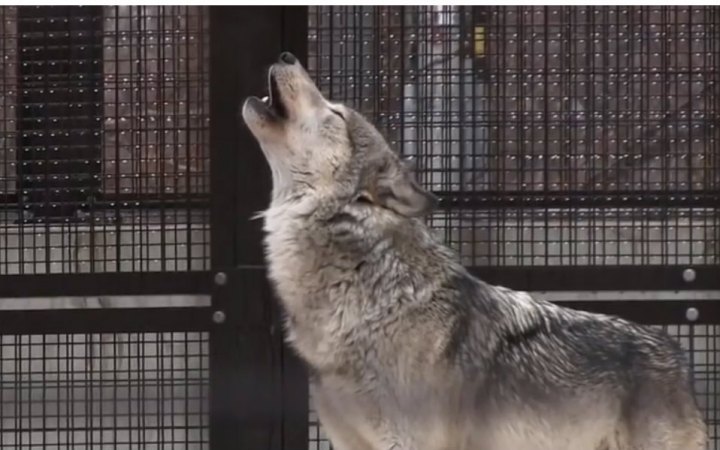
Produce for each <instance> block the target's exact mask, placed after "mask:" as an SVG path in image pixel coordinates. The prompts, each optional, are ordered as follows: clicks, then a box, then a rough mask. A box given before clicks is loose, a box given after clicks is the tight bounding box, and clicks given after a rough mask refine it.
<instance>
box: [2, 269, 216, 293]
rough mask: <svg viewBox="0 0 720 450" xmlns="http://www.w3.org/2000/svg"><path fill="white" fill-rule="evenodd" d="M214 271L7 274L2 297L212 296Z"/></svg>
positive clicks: (3, 283) (3, 280)
mask: <svg viewBox="0 0 720 450" xmlns="http://www.w3.org/2000/svg"><path fill="white" fill-rule="evenodd" d="M211 289H212V274H211V273H210V272H201V271H198V272H147V273H143V272H131V273H72V274H70V273H67V274H60V273H58V274H41V275H3V276H2V277H1V281H0V298H28V297H93V296H111V295H172V294H178V295H180V294H209V293H210V292H211Z"/></svg>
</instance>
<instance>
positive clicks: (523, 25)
mask: <svg viewBox="0 0 720 450" xmlns="http://www.w3.org/2000/svg"><path fill="white" fill-rule="evenodd" d="M719 11H720V9H718V7H710V6H708V7H700V6H693V7H690V6H673V7H659V6H653V7H636V6H633V7H629V6H624V7H591V6H588V7H562V6H552V7H449V6H445V7H436V6H432V7H429V6H428V7H424V6H422V7H421V6H406V7H400V6H397V7H396V6H386V7H381V6H375V7H371V6H356V7H345V6H343V7H329V6H328V7H311V8H310V18H309V28H310V33H309V35H310V36H309V41H310V45H309V51H310V59H309V68H310V72H311V74H312V75H313V76H314V78H315V79H316V80H317V82H318V83H319V85H320V86H321V88H322V90H323V91H325V92H326V93H327V94H328V95H330V96H331V97H332V98H333V99H335V100H338V101H345V102H347V103H348V104H350V105H352V106H354V107H355V108H358V109H359V110H361V111H362V112H364V113H365V114H367V115H368V116H369V117H370V118H371V119H372V120H373V121H374V123H376V124H378V125H379V127H380V128H381V129H382V130H383V131H384V133H385V134H386V135H387V136H388V138H389V140H390V141H391V143H392V144H393V145H394V147H395V148H397V149H399V151H400V152H401V153H403V154H404V155H405V156H407V157H409V158H413V159H414V160H415V161H416V162H417V165H418V168H419V178H420V180H421V181H422V182H423V183H424V184H425V185H426V186H428V187H429V188H431V189H432V190H433V191H435V192H438V193H440V194H441V195H442V197H443V203H444V204H445V205H446V207H447V210H446V211H444V212H443V213H440V214H437V215H436V216H435V217H434V218H433V224H435V225H436V226H437V227H438V228H439V229H440V231H441V232H443V233H445V237H446V239H447V240H448V241H450V242H452V243H453V244H455V245H456V246H457V247H458V248H459V249H460V251H461V253H462V256H463V258H464V260H465V262H467V263H468V264H471V265H518V264H522V265H616V264H627V265H633V264H644V265H677V264H716V263H717V262H718V260H719V257H718V256H719V254H720V245H719V243H720V228H719V227H718V223H719V222H720V218H719V213H718V207H717V205H718V200H720V198H719V197H718V187H719V186H720V166H719V164H720V163H719V159H720V151H719V150H718V148H719V147H718V145H719V144H718V138H719V135H718V121H717V117H718V111H720V96H719V95H718V90H717V89H718V81H717V80H718V79H720V78H718V74H719V73H720V31H719V30H718V26H719V25H718V24H719V21H720V19H719V17H720V12H719ZM480 230H482V231H480ZM493 230H495V231H493Z"/></svg>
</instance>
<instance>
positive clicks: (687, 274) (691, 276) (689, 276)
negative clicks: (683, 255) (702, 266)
mask: <svg viewBox="0 0 720 450" xmlns="http://www.w3.org/2000/svg"><path fill="white" fill-rule="evenodd" d="M695 278H697V274H696V273H695V270H693V269H685V271H683V280H685V282H686V283H692V282H693V281H695Z"/></svg>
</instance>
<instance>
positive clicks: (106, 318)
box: [0, 307, 212, 335]
mask: <svg viewBox="0 0 720 450" xmlns="http://www.w3.org/2000/svg"><path fill="white" fill-rule="evenodd" d="M0 323H2V326H1V327H0V335H29V334H66V333H67V334H91V333H143V332H174V331H178V332H192V331H197V332H199V331H208V330H209V328H210V326H211V325H212V314H211V310H210V308H193V307H189V308H188V307H181V308H113V309H45V310H24V311H23V310H0Z"/></svg>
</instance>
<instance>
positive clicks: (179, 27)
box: [0, 6, 209, 274]
mask: <svg viewBox="0 0 720 450" xmlns="http://www.w3.org/2000/svg"><path fill="white" fill-rule="evenodd" d="M208 17H209V16H208V13H207V8H206V7H194V6H191V7H184V6H183V7H181V6H103V7H99V6H84V7H48V6H38V7H13V6H3V7H0V40H1V41H2V45H1V46H0V85H1V91H2V92H0V229H1V231H2V232H1V233H0V240H2V242H0V274H34V273H70V272H128V271H135V272H137V271H188V270H202V269H206V268H207V267H208V262H207V261H208V253H209V229H208V228H209V227H208V194H209V150H208V144H209V142H208V141H209V137H208V121H209V111H208V97H209V94H208V85H209V83H208V58H209V47H208V45H209V38H208V26H209V23H208V22H209V20H208Z"/></svg>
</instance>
